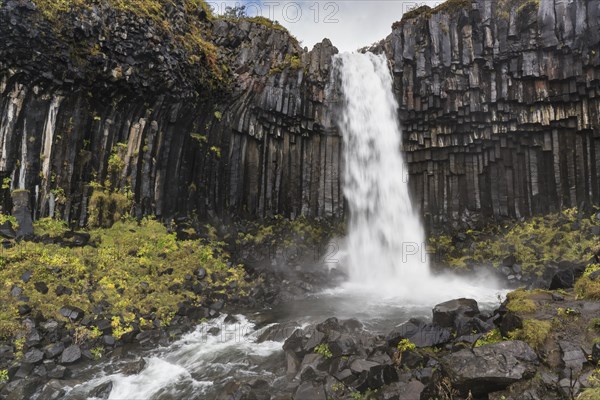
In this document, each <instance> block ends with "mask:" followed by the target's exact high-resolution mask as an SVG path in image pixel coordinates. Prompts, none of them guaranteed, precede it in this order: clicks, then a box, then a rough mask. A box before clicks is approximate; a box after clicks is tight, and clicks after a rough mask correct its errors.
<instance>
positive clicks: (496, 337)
mask: <svg viewBox="0 0 600 400" xmlns="http://www.w3.org/2000/svg"><path fill="white" fill-rule="evenodd" d="M505 340H507V339H506V338H503V337H502V334H501V333H500V330H499V329H498V328H496V329H492V330H491V331H489V332H488V333H486V334H485V335H483V336H482V337H481V338H479V340H477V343H475V347H480V346H485V345H486V344H494V343H500V342H503V341H505Z"/></svg>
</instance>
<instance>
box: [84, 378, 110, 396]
mask: <svg viewBox="0 0 600 400" xmlns="http://www.w3.org/2000/svg"><path fill="white" fill-rule="evenodd" d="M112 388H113V383H112V381H106V382H104V383H101V384H99V385H98V386H96V387H95V388H93V389H92V390H90V392H89V393H88V397H91V398H96V399H102V400H105V399H108V397H109V396H110V392H111V391H112Z"/></svg>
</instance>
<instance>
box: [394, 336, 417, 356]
mask: <svg viewBox="0 0 600 400" xmlns="http://www.w3.org/2000/svg"><path fill="white" fill-rule="evenodd" d="M396 348H397V349H398V351H399V352H401V353H404V352H405V351H415V350H416V349H417V346H416V345H415V344H414V343H413V342H411V341H410V340H408V339H402V340H400V341H399V342H398V345H397V346H396Z"/></svg>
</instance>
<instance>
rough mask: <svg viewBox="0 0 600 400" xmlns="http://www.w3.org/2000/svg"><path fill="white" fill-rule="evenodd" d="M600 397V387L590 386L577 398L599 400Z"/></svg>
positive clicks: (579, 399)
mask: <svg viewBox="0 0 600 400" xmlns="http://www.w3.org/2000/svg"><path fill="white" fill-rule="evenodd" d="M598 399H600V387H597V388H589V389H585V390H584V391H583V392H581V394H580V395H579V396H577V400H598Z"/></svg>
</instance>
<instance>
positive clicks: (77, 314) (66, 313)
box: [58, 307, 84, 321]
mask: <svg viewBox="0 0 600 400" xmlns="http://www.w3.org/2000/svg"><path fill="white" fill-rule="evenodd" d="M58 312H59V313H60V315H62V316H63V317H65V318H69V319H70V320H72V321H79V320H80V319H82V318H83V315H84V313H83V310H82V309H81V308H79V307H63V308H61V309H60V310H58Z"/></svg>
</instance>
